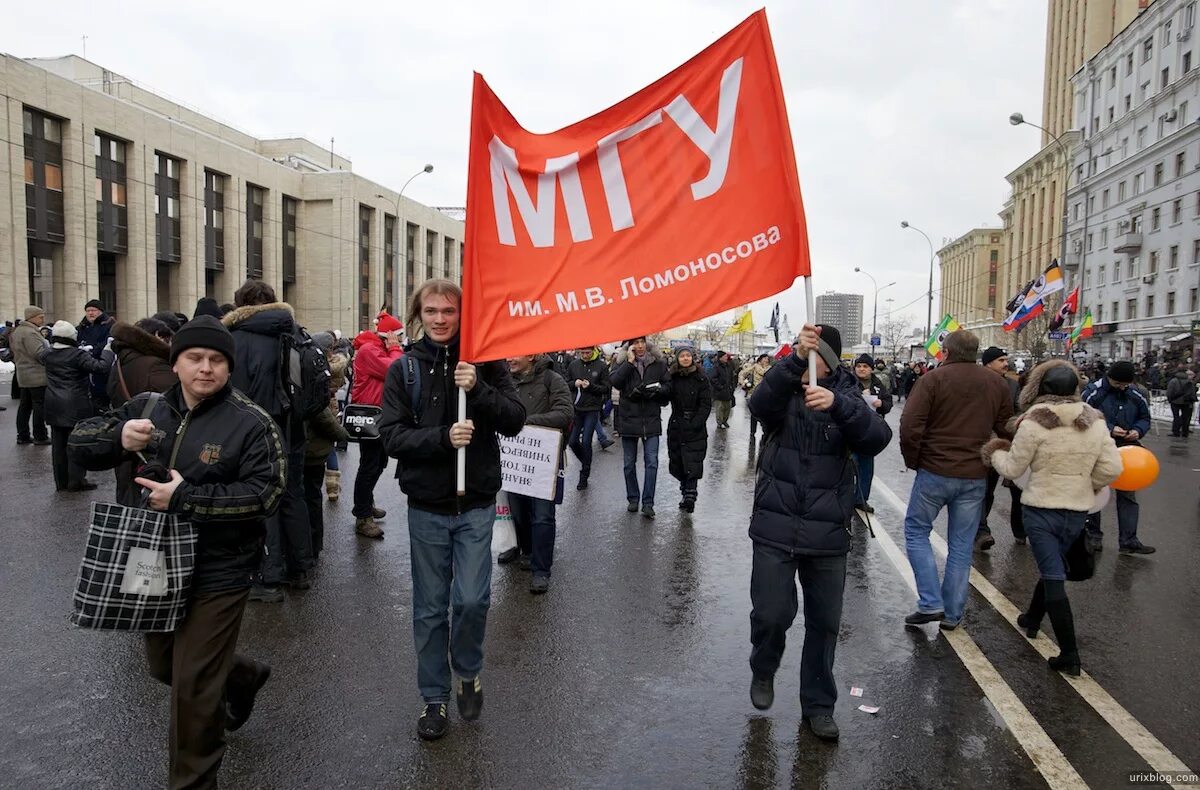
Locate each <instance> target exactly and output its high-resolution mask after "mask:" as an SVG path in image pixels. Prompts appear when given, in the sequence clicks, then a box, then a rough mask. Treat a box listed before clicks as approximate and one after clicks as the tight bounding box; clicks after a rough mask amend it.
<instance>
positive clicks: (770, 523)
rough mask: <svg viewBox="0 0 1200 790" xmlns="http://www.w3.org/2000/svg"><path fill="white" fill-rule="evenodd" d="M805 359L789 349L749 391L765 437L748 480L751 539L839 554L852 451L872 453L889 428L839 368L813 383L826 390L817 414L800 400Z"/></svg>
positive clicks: (845, 543)
mask: <svg viewBox="0 0 1200 790" xmlns="http://www.w3.org/2000/svg"><path fill="white" fill-rule="evenodd" d="M807 369H808V362H807V361H806V360H803V359H799V358H797V357H796V355H795V354H789V355H788V356H787V357H786V358H785V359H784V360H783V361H781V362H779V363H777V364H776V365H774V366H773V367H772V368H771V369H770V371H768V372H767V375H766V376H765V377H764V378H763V381H762V384H761V385H760V386H759V387H758V389H756V390H755V391H754V394H753V395H752V396H750V412H751V414H753V415H754V416H755V417H756V418H757V419H758V421H759V422H761V423H762V424H763V428H764V430H765V431H766V435H767V439H766V443H765V444H764V446H763V450H762V455H761V456H760V459H759V466H758V478H757V480H756V481H755V485H754V511H753V513H752V515H751V517H750V539H751V540H753V541H754V542H755V543H762V544H765V545H768V546H773V547H775V548H777V549H781V550H782V551H787V552H790V553H793V554H805V555H841V554H846V553H848V552H849V551H850V519H851V516H852V515H853V513H854V502H855V496H856V494H855V488H856V486H855V476H856V472H857V464H855V463H854V462H853V461H852V460H851V459H850V454H851V453H861V454H863V455H870V456H874V455H878V454H879V453H880V452H882V451H883V448H885V447H887V444H888V442H890V441H891V439H892V429H891V428H889V427H888V424H887V423H886V422H885V421H884V420H883V419H881V418H880V417H879V415H877V414H875V413H874V412H873V411H872V410H871V408H870V407H869V406H867V404H866V402H865V401H863V399H862V395H861V394H860V392H861V390H860V389H859V386H858V382H857V380H855V378H854V374H852V373H850V372H849V371H848V370H846V369H845V368H842V367H838V368H837V369H836V370H834V371H833V373H832V375H831V376H830V377H829V378H825V379H821V380H820V381H819V382H818V383H819V384H820V385H821V386H822V387H825V388H827V389H829V390H832V391H833V405H832V406H831V407H830V408H829V409H828V410H827V411H823V412H819V411H813V410H811V409H809V408H808V407H807V406H805V405H804V394H803V392H804V391H803V389H802V388H801V377H802V376H803V375H804V373H805V371H806V370H807Z"/></svg>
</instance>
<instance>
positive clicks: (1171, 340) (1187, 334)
mask: <svg viewBox="0 0 1200 790" xmlns="http://www.w3.org/2000/svg"><path fill="white" fill-rule="evenodd" d="M1191 336H1192V333H1191V332H1181V333H1180V334H1178V335H1173V336H1171V337H1168V338H1167V340H1166V342H1168V343H1178V342H1179V341H1180V340H1187V339H1188V338H1189V337H1191Z"/></svg>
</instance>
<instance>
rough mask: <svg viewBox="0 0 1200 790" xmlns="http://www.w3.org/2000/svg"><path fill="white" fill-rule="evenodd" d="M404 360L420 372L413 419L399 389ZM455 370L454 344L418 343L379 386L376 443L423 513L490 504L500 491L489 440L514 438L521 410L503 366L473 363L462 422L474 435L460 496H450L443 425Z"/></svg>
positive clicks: (452, 408)
mask: <svg viewBox="0 0 1200 790" xmlns="http://www.w3.org/2000/svg"><path fill="white" fill-rule="evenodd" d="M408 358H411V359H412V361H413V363H414V364H416V365H419V366H420V382H421V403H420V408H419V415H420V417H419V419H418V417H417V416H416V414H417V413H416V412H414V410H413V404H412V399H411V396H410V395H409V391H408V387H407V386H406V385H405V372H406V371H407V364H408ZM457 364H458V339H457V338H455V339H454V341H453V342H452V343H451V344H450V345H449V346H440V345H438V344H436V343H434V342H433V341H432V340H429V339H428V338H425V339H422V340H420V341H419V342H417V343H414V344H413V345H412V346H410V347H409V349H408V350H407V352H406V355H405V359H403V360H401V361H400V362H397V363H394V364H393V365H392V366H391V367H390V368H388V373H387V381H386V382H385V383H384V385H383V414H382V415H381V416H380V418H379V440H380V441H382V442H383V446H384V448H385V450H386V451H387V454H388V455H389V456H391V457H392V458H398V459H400V469H399V476H400V488H401V490H402V491H404V493H405V494H406V495H407V496H408V501H409V504H410V505H412V506H413V507H415V508H417V509H419V510H424V511H426V512H430V513H440V514H454V513H465V512H466V511H468V510H473V509H476V508H481V507H490V506H491V505H494V504H495V503H496V492H497V491H499V490H500V445H499V442H497V441H496V434H497V433H500V434H503V435H504V436H516V435H517V434H518V433H520V432H521V428H523V427H524V426H525V407H524V405H522V403H521V399H520V397H518V395H517V390H516V387H514V386H513V381H512V376H510V375H509V373H508V365H506V364H505V363H503V362H483V363H480V364H478V365H476V366H475V367H476V371H477V382H476V384H475V389H473V390H471V391H470V392H469V393H467V419H469V420H472V421H473V422H474V423H475V434H474V436H473V437H472V438H471V443H470V444H469V445H467V493H466V494H465V495H464V496H461V497H460V496H458V493H457V491H456V488H455V467H456V464H455V453H456V451H455V449H454V447H453V446H451V444H450V426H451V425H453V424H454V423H455V422H456V421H457V418H458V389H457V388H456V387H455V386H454V368H455V366H456V365H457Z"/></svg>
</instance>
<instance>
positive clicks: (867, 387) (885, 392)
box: [854, 373, 892, 417]
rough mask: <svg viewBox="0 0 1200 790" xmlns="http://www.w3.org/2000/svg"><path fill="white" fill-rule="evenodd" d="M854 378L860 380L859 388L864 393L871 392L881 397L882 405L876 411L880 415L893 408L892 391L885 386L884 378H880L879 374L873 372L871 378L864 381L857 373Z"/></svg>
mask: <svg viewBox="0 0 1200 790" xmlns="http://www.w3.org/2000/svg"><path fill="white" fill-rule="evenodd" d="M854 380H855V381H857V382H858V388H859V389H860V390H861V391H862V392H863V393H867V392H869V393H871V394H872V395H873V396H875V397H876V398H878V399H879V403H880V406H879V408H878V409H876V410H875V411H876V412H878V414H879V416H880V417H883V416H884V415H886V414H887V413H888V412H889V411H891V410H892V391H891V390H890V389H888V388H887V387H886V386H884V383H883V380H882V379H880V378H879V375H878V374H876V373H872V374H871V378H870V379H869V380H867V381H863V380H862V379H860V378H859V377H858V376H857V375H856V376H855V377H854ZM864 400H865V399H864Z"/></svg>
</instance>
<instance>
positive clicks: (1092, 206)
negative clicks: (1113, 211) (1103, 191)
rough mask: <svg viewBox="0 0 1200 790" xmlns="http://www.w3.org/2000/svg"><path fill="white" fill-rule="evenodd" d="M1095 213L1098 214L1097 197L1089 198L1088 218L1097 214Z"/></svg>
mask: <svg viewBox="0 0 1200 790" xmlns="http://www.w3.org/2000/svg"><path fill="white" fill-rule="evenodd" d="M1095 213H1096V196H1095V195H1091V196H1089V197H1088V216H1091V215H1092V214H1095Z"/></svg>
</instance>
